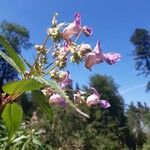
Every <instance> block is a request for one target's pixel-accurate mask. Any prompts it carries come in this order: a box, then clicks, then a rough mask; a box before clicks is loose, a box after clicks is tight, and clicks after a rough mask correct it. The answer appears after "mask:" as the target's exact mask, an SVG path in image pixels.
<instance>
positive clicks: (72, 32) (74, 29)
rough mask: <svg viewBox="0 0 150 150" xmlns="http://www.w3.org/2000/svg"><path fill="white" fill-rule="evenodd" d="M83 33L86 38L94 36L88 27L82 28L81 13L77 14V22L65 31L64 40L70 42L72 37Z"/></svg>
mask: <svg viewBox="0 0 150 150" xmlns="http://www.w3.org/2000/svg"><path fill="white" fill-rule="evenodd" d="M82 31H83V33H84V34H85V35H86V36H90V35H92V29H91V28H89V27H87V26H84V27H82V26H81V16H80V14H79V13H77V14H76V15H75V20H74V21H73V22H72V23H70V24H69V25H68V26H67V27H66V28H65V29H64V31H63V36H64V39H65V40H67V41H69V40H70V39H71V37H73V36H78V35H79V34H80V33H81V32H82Z"/></svg>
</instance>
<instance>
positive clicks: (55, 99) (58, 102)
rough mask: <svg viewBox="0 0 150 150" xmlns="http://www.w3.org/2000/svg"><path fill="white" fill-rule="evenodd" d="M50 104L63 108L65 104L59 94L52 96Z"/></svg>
mask: <svg viewBox="0 0 150 150" xmlns="http://www.w3.org/2000/svg"><path fill="white" fill-rule="evenodd" d="M49 103H50V104H56V105H59V106H63V107H65V106H66V105H67V103H66V102H65V100H64V99H63V98H62V97H61V96H60V95H59V94H53V95H52V96H51V97H50V99H49Z"/></svg>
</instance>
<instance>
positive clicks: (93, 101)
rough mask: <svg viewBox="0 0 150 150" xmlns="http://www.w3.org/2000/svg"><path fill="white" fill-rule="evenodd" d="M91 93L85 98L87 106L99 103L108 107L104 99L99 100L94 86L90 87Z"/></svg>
mask: <svg viewBox="0 0 150 150" xmlns="http://www.w3.org/2000/svg"><path fill="white" fill-rule="evenodd" d="M91 90H92V92H93V94H92V95H90V96H89V97H88V98H87V100H86V104H87V106H88V107H90V106H92V105H100V106H101V107H103V108H108V107H110V104H109V103H108V102H107V101H106V100H101V99H100V95H99V93H98V92H97V91H96V89H95V88H91Z"/></svg>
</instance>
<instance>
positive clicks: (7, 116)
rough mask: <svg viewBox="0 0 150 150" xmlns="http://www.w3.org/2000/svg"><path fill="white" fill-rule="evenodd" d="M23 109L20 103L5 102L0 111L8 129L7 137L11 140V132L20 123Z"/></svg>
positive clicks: (15, 129) (14, 130) (12, 132)
mask: <svg viewBox="0 0 150 150" xmlns="http://www.w3.org/2000/svg"><path fill="white" fill-rule="evenodd" d="M22 115H23V111H22V108H21V106H20V105H18V104H16V103H12V104H10V103H9V104H7V105H6V106H5V108H4V110H3V113H2V119H3V121H4V122H5V125H6V128H7V130H8V138H9V140H11V138H12V136H13V134H14V133H15V132H16V131H17V129H18V128H19V126H20V124H21V120H22Z"/></svg>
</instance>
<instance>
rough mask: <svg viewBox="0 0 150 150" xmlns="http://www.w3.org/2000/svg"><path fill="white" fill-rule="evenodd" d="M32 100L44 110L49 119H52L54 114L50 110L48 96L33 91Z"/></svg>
mask: <svg viewBox="0 0 150 150" xmlns="http://www.w3.org/2000/svg"><path fill="white" fill-rule="evenodd" d="M32 98H33V100H34V101H35V102H36V104H37V105H38V106H39V107H40V108H41V109H42V110H43V112H44V113H45V115H46V116H47V117H48V118H49V119H52V118H53V112H52V110H51V108H50V105H49V103H48V100H47V98H46V96H45V95H44V94H43V93H42V92H40V91H38V90H35V91H32Z"/></svg>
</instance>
